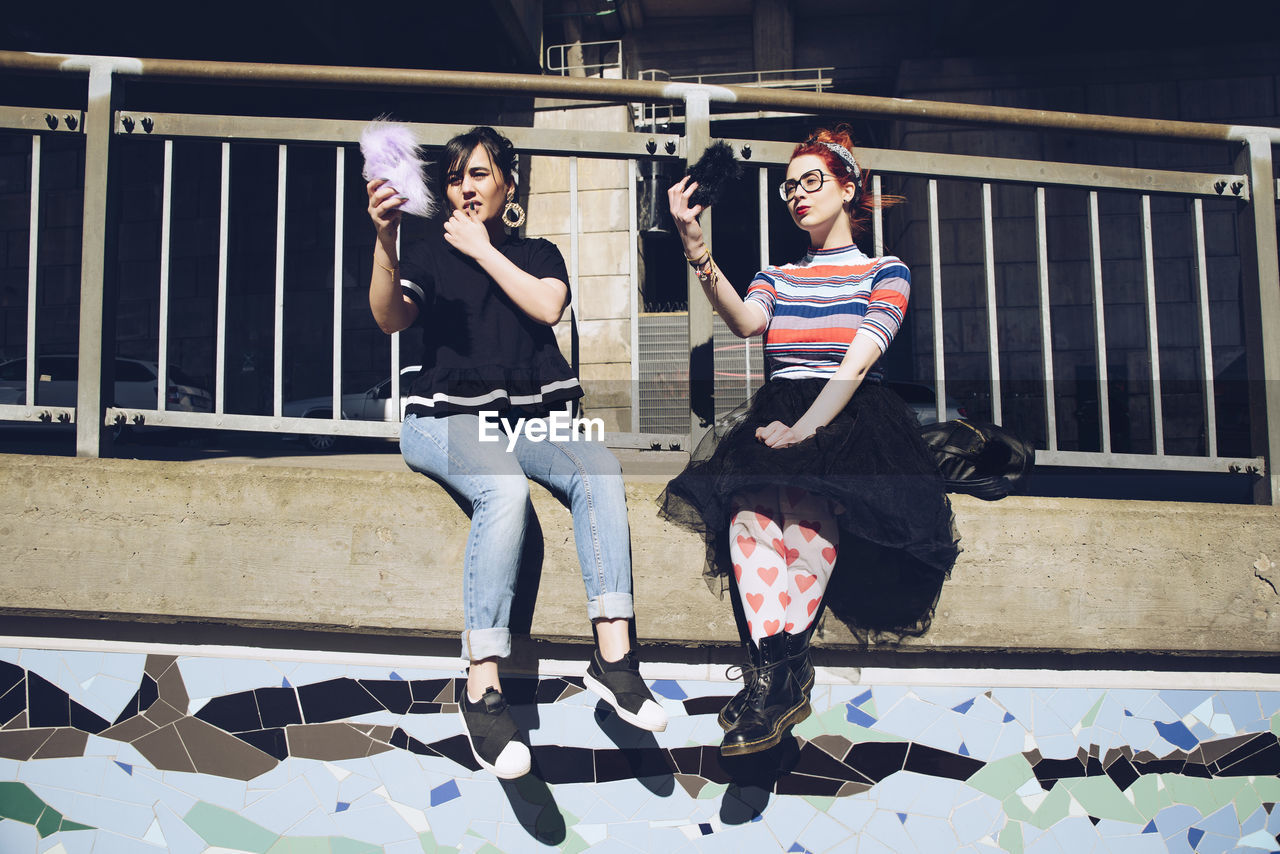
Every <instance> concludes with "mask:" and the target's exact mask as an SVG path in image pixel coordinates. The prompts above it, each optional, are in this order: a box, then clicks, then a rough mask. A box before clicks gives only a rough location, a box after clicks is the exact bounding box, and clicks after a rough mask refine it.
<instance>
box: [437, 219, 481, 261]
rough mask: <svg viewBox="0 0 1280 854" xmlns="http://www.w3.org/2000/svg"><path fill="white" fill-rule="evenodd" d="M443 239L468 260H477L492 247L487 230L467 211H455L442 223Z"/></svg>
mask: <svg viewBox="0 0 1280 854" xmlns="http://www.w3.org/2000/svg"><path fill="white" fill-rule="evenodd" d="M444 239H445V241H447V242H448V244H449V245H450V246H452V247H453V248H454V249H457V250H458V251H459V252H461V253H462V254H463V255H466V256H468V257H470V258H479V257H480V253H482V252H484V251H485V250H487V249H489V248H490V247H491V246H492V245H493V244H492V243H491V242H490V240H489V229H488V228H486V227H485V224H484V223H483V222H482V221H481V220H479V219H477V218H476V216H475V214H474V213H472V212H471V210H469V209H462V210H456V211H454V212H453V215H452V216H450V217H449V218H448V219H447V220H445V221H444Z"/></svg>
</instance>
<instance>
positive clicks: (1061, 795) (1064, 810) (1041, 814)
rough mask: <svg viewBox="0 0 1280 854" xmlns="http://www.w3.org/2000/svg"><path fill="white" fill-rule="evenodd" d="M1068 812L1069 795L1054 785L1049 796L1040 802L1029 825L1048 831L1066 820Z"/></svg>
mask: <svg viewBox="0 0 1280 854" xmlns="http://www.w3.org/2000/svg"><path fill="white" fill-rule="evenodd" d="M1070 811H1071V795H1070V794H1068V793H1067V790H1066V789H1064V788H1063V787H1062V786H1061V784H1055V785H1054V787H1053V788H1052V789H1050V790H1049V796H1048V797H1047V798H1045V799H1044V800H1043V801H1041V803H1040V806H1039V807H1038V808H1037V809H1036V811H1035V815H1033V816H1031V823H1032V824H1034V825H1035V826H1036V827H1038V828H1040V829H1041V830H1048V829H1049V828H1050V827H1053V826H1054V825H1055V824H1057V823H1058V822H1060V821H1062V820H1063V819H1064V818H1066V817H1067V814H1068V813H1069V812H1070Z"/></svg>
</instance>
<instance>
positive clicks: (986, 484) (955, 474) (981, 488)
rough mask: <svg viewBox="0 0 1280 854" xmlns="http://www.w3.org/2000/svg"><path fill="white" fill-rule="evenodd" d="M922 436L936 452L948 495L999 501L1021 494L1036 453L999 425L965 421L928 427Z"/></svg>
mask: <svg viewBox="0 0 1280 854" xmlns="http://www.w3.org/2000/svg"><path fill="white" fill-rule="evenodd" d="M920 435H921V437H923V438H924V441H925V444H926V445H928V446H929V450H931V451H932V452H933V456H934V459H935V460H936V461H937V463H938V472H939V473H940V474H941V475H942V479H943V480H945V481H946V483H947V491H948V492H964V493H967V494H969V495H975V496H977V497H978V498H981V499H983V500H984V501H995V500H996V499H997V498H1004V497H1005V496H1006V495H1009V494H1010V493H1015V492H1021V491H1022V490H1023V489H1024V488H1025V487H1026V483H1027V477H1028V476H1029V475H1030V474H1031V467H1032V465H1034V463H1035V457H1036V451H1035V448H1033V447H1032V446H1031V444H1030V443H1028V442H1024V441H1023V440H1022V439H1019V438H1018V437H1017V436H1015V435H1014V434H1012V433H1010V432H1009V431H1008V430H1006V429H1005V428H1003V427H1001V426H1000V425H998V424H987V423H984V422H982V421H969V420H967V419H964V418H959V419H956V420H955V421H942V422H940V423H937V424H926V425H925V426H923V427H921V428H920Z"/></svg>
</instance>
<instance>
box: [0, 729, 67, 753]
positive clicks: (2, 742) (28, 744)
mask: <svg viewBox="0 0 1280 854" xmlns="http://www.w3.org/2000/svg"><path fill="white" fill-rule="evenodd" d="M54 732H56V730H55V729H54V728H53V727H43V728H41V729H14V730H4V731H0V759H16V760H18V761H19V762H25V761H26V760H28V759H30V758H31V757H33V756H35V755H36V751H38V750H39V749H40V748H41V747H43V746H44V743H45V742H46V741H48V740H49V739H50V737H52V736H53V734H54Z"/></svg>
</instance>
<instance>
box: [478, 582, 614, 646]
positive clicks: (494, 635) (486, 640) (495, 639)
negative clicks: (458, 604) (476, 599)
mask: <svg viewBox="0 0 1280 854" xmlns="http://www.w3.org/2000/svg"><path fill="white" fill-rule="evenodd" d="M628 598H630V597H628ZM510 655H511V629H508V628H506V627H505V626H499V627H497V628H492V629H467V630H466V631H464V632H463V633H462V657H463V658H465V659H467V660H468V661H482V660H484V659H486V658H507V657H509V656H510Z"/></svg>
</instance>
